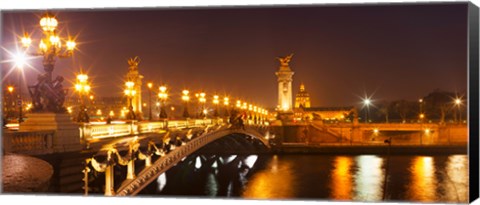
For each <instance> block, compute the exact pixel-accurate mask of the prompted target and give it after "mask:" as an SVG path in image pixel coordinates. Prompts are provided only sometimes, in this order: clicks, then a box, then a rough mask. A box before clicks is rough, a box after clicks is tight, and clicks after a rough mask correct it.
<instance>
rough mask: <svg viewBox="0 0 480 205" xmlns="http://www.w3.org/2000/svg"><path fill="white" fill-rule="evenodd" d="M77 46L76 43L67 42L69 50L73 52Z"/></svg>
mask: <svg viewBox="0 0 480 205" xmlns="http://www.w3.org/2000/svg"><path fill="white" fill-rule="evenodd" d="M76 45H77V44H76V43H75V42H74V41H67V50H69V51H72V50H73V49H75V46H76Z"/></svg>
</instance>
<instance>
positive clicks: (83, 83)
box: [75, 74, 91, 122]
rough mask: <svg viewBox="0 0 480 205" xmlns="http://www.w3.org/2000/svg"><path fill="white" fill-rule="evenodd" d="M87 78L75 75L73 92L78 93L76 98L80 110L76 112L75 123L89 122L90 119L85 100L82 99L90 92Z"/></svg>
mask: <svg viewBox="0 0 480 205" xmlns="http://www.w3.org/2000/svg"><path fill="white" fill-rule="evenodd" d="M87 80H88V76H87V75H85V74H79V75H77V82H76V84H75V90H76V91H77V92H78V98H79V100H80V109H79V111H78V116H77V121H78V122H89V121H90V118H89V116H88V112H87V107H86V105H85V100H84V99H83V98H84V97H83V96H84V95H85V96H86V95H88V93H89V92H90V89H91V87H90V85H89V84H88V82H87Z"/></svg>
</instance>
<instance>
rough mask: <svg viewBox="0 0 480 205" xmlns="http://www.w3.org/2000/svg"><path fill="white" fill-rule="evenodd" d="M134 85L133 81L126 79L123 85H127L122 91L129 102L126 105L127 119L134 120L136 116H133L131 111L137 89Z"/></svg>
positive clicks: (133, 113)
mask: <svg viewBox="0 0 480 205" xmlns="http://www.w3.org/2000/svg"><path fill="white" fill-rule="evenodd" d="M134 85H135V83H134V82H132V81H128V82H126V83H125V86H126V87H127V88H126V89H125V90H124V93H125V95H126V96H127V98H128V102H129V105H128V115H127V119H128V120H135V119H137V117H136V116H135V112H134V111H133V102H132V100H133V97H135V95H136V94H137V91H136V90H135V88H134V87H133V86H134Z"/></svg>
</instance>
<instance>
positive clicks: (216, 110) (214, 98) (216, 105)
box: [212, 95, 220, 117]
mask: <svg viewBox="0 0 480 205" xmlns="http://www.w3.org/2000/svg"><path fill="white" fill-rule="evenodd" d="M212 102H213V104H214V105H215V111H213V116H214V117H218V103H219V102H220V101H219V100H218V95H214V96H213V101H212Z"/></svg>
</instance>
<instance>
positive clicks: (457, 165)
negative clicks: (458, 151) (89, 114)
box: [442, 155, 469, 203]
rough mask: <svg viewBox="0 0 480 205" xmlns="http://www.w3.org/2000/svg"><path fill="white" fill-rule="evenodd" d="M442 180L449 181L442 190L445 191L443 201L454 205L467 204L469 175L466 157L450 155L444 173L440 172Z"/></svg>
mask: <svg viewBox="0 0 480 205" xmlns="http://www.w3.org/2000/svg"><path fill="white" fill-rule="evenodd" d="M442 175H446V176H443V178H444V179H449V180H450V182H449V183H446V184H445V185H444V186H443V188H444V190H445V192H444V197H445V201H448V202H454V203H459V202H460V203H466V202H468V192H469V190H468V188H469V174H468V156H467V155H450V156H449V157H448V160H447V165H446V167H445V172H442Z"/></svg>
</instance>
